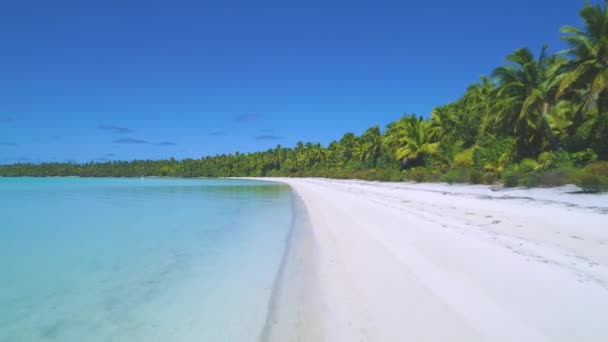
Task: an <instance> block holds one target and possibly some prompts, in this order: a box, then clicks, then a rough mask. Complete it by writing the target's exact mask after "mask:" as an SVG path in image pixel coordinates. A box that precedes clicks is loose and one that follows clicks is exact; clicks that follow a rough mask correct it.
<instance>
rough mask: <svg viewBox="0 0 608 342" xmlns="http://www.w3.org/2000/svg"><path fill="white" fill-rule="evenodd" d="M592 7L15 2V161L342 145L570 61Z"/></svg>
mask: <svg viewBox="0 0 608 342" xmlns="http://www.w3.org/2000/svg"><path fill="white" fill-rule="evenodd" d="M584 3H585V2H584V1H582V0H581V1H578V0H533V1H531V0H510V1H488V0H485V1H481V0H461V1H452V0H436V1H406V0H402V1H395V2H386V1H384V2H383V1H356V0H352V1H348V2H341V1H323V2H315V1H303V2H294V1H265V2H256V1H247V2H243V3H239V2H230V1H221V2H210V1H192V2H185V1H163V2H160V1H151V0H148V1H126V0H123V1H111V0H110V1H61V0H56V1H28V0H20V1H16V0H15V1H10V0H9V1H2V2H1V3H0V44H1V48H0V163H12V162H19V161H28V162H40V161H60V162H62V161H77V162H83V161H91V160H99V161H102V160H106V159H121V160H131V159H159V158H168V157H171V156H173V157H175V158H178V159H181V158H200V157H202V156H205V155H213V154H216V153H229V152H235V151H242V152H249V151H255V150H266V149H268V148H270V147H274V146H275V145H277V144H281V145H284V146H291V145H294V144H295V143H296V142H297V141H299V140H302V141H312V142H321V143H323V144H327V143H329V142H330V141H331V140H333V139H337V138H340V137H341V136H342V134H343V133H345V132H347V131H352V132H355V133H357V134H359V133H361V132H363V131H364V130H365V129H366V128H368V127H370V126H372V125H375V124H379V125H381V126H382V127H384V126H385V125H386V124H387V123H389V122H391V121H394V120H396V119H398V118H399V117H400V116H401V115H402V114H404V113H417V114H420V115H428V114H429V112H430V111H431V109H432V108H433V107H434V106H436V105H441V104H445V103H447V102H449V101H452V100H454V99H456V98H458V97H459V96H460V95H462V93H463V91H464V90H465V88H466V86H467V85H469V84H470V83H472V82H474V81H476V80H477V79H478V78H479V76H481V75H484V74H488V73H490V72H491V70H492V69H493V68H495V67H496V66H498V65H501V64H503V63H504V57H505V56H506V55H507V54H508V53H510V52H512V51H513V50H515V49H517V48H519V47H523V46H528V47H530V48H532V49H533V50H534V51H539V50H540V48H541V46H542V44H545V43H546V44H549V46H550V48H551V50H552V51H557V50H561V49H563V48H564V47H565V46H564V45H563V43H562V42H561V41H560V39H559V36H560V35H559V28H560V27H561V26H563V25H565V24H570V25H575V26H580V24H581V21H580V19H579V17H578V11H579V10H580V8H581V7H582V6H583V5H584Z"/></svg>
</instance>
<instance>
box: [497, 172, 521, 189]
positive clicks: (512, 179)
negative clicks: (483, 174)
mask: <svg viewBox="0 0 608 342" xmlns="http://www.w3.org/2000/svg"><path fill="white" fill-rule="evenodd" d="M523 178H524V177H523V173H522V172H520V171H519V167H514V168H510V169H508V170H506V171H505V172H504V173H503V174H502V182H503V184H504V186H505V187H507V188H512V187H516V186H519V185H521V184H522V180H523Z"/></svg>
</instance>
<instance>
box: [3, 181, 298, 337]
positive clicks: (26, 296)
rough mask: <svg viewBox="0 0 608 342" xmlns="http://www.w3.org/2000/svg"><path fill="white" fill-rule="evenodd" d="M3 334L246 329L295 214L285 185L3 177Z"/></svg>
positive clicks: (266, 292) (205, 333) (233, 332)
mask: <svg viewBox="0 0 608 342" xmlns="http://www.w3.org/2000/svg"><path fill="white" fill-rule="evenodd" d="M0 208H1V210H2V211H1V212H0V213H1V214H2V221H0V269H2V273H1V274H0V327H2V329H0V341H25V340H27V341H35V340H55V341H85V340H86V341H112V340H116V341H125V340H128V341H130V340H146V341H168V340H170V341H192V340H197V341H201V340H203V341H204V340H209V341H211V340H215V341H217V340H229V341H248V340H251V339H252V338H251V337H252V336H257V334H258V332H259V329H261V327H262V326H263V323H264V322H263V321H264V318H265V313H266V312H265V310H266V305H267V300H268V298H269V296H270V291H271V288H272V282H273V280H274V276H275V274H276V270H277V268H278V263H279V261H280V258H281V255H282V253H283V248H284V239H285V236H286V234H287V232H288V229H289V227H290V224H291V215H292V212H291V193H290V191H289V189H288V188H287V187H285V186H282V185H276V184H273V183H265V182H250V181H231V180H180V179H145V180H139V179H73V178H70V179H65V178H56V179H30V178H21V179H0Z"/></svg>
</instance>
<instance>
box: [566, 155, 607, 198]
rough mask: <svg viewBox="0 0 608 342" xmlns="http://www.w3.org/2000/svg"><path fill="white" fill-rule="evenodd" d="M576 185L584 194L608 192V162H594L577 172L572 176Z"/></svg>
mask: <svg viewBox="0 0 608 342" xmlns="http://www.w3.org/2000/svg"><path fill="white" fill-rule="evenodd" d="M574 180H575V183H576V185H578V186H579V187H580V188H581V189H582V190H583V191H584V192H590V193H595V192H600V191H608V162H604V161H602V162H596V163H592V164H589V165H587V167H585V168H584V169H581V170H578V172H576V175H575V176H574Z"/></svg>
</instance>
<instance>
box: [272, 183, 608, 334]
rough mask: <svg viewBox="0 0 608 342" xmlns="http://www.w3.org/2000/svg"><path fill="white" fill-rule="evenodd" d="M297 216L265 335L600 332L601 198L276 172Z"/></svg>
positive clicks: (607, 247)
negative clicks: (295, 202)
mask: <svg viewBox="0 0 608 342" xmlns="http://www.w3.org/2000/svg"><path fill="white" fill-rule="evenodd" d="M270 180H273V181H279V182H284V183H287V184H289V185H290V186H291V187H292V188H293V189H294V191H295V193H297V195H298V196H299V198H300V199H301V201H302V204H303V208H304V212H303V213H302V214H301V216H305V217H306V220H302V222H307V224H302V225H301V226H300V227H298V232H297V233H296V234H295V235H294V236H293V237H292V238H291V247H290V248H289V251H288V254H287V255H286V263H285V267H284V269H283V272H282V275H281V277H282V282H281V286H280V288H279V290H278V291H277V298H276V303H275V305H274V308H273V311H272V314H271V317H270V320H269V324H268V326H267V329H266V334H265V336H264V339H265V340H270V341H418V342H421V341H441V342H444V341H608V267H607V266H608V195H585V194H572V193H571V192H572V191H573V190H576V189H575V188H573V187H564V188H558V189H535V190H528V189H516V190H505V191H492V190H491V189H490V188H489V187H486V186H449V185H446V184H408V183H376V182H363V181H338V180H324V179H310V178H308V179H287V178H274V179H270Z"/></svg>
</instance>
